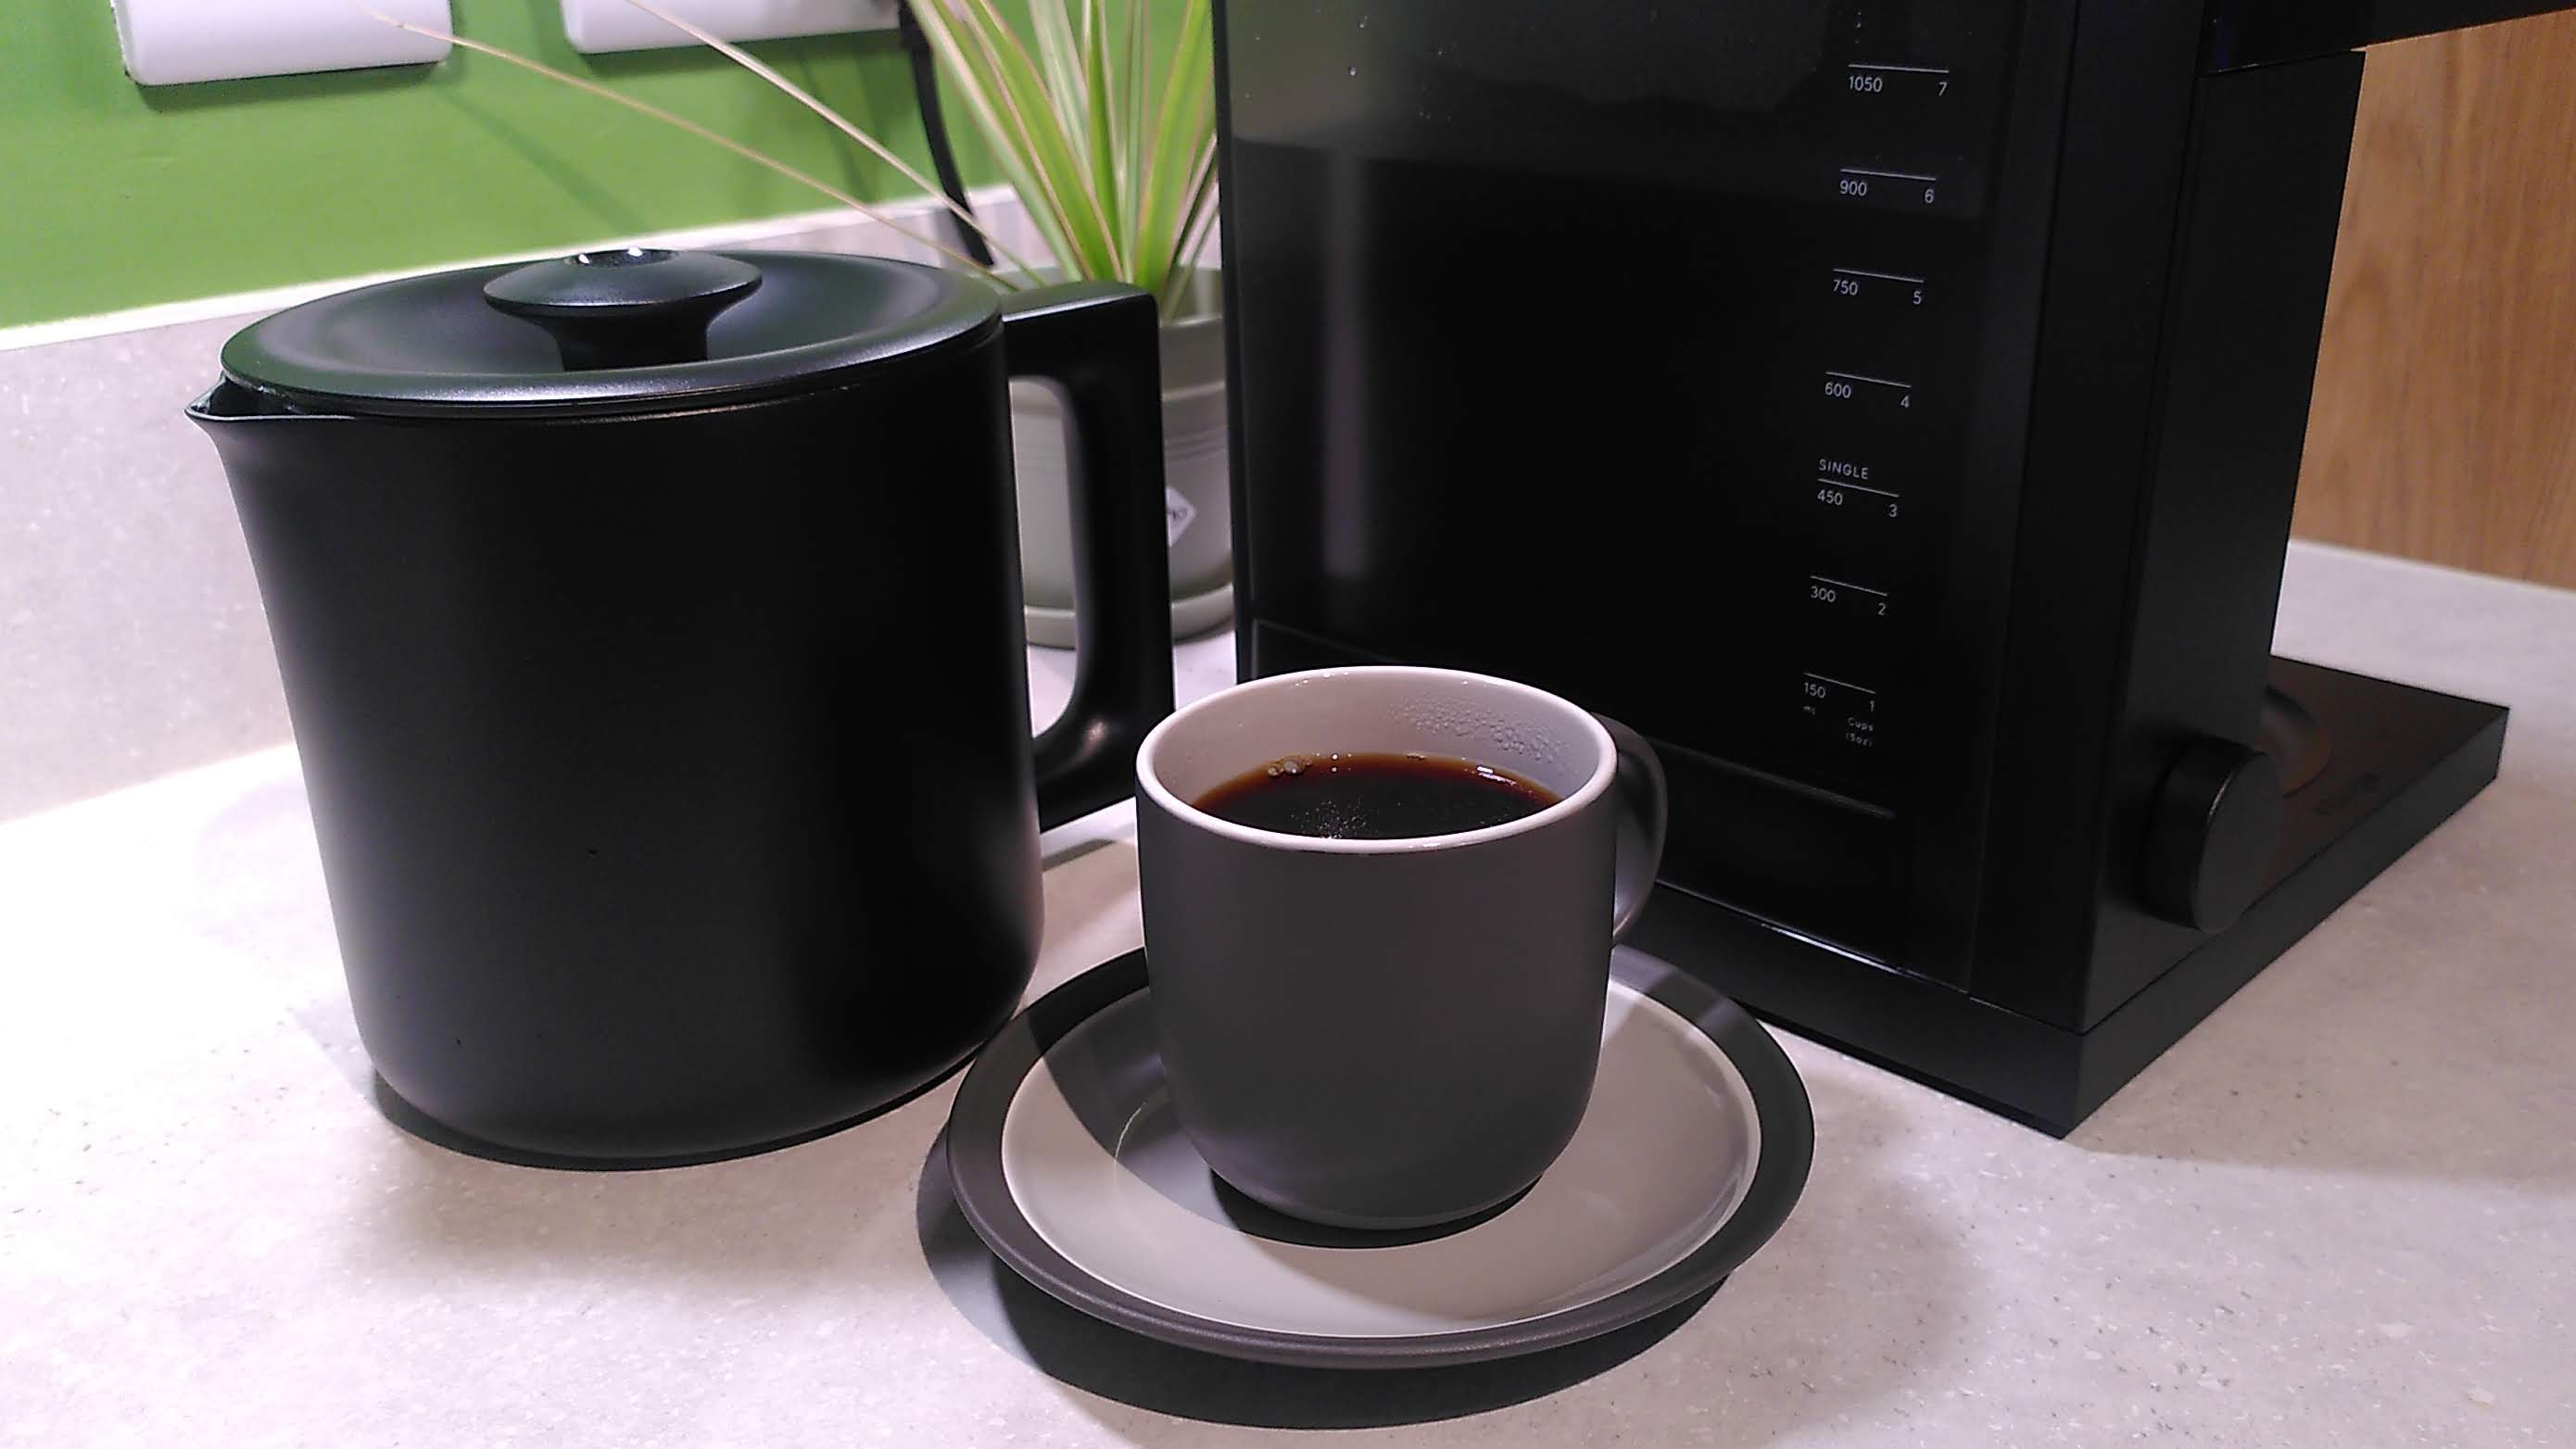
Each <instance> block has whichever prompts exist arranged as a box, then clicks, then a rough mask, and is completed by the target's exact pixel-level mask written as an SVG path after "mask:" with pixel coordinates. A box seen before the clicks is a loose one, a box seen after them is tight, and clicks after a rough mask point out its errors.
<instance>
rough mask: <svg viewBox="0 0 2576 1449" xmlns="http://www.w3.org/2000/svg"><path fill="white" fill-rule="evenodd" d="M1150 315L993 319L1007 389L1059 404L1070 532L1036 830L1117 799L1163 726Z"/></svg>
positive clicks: (1145, 306)
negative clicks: (1064, 679)
mask: <svg viewBox="0 0 2576 1449" xmlns="http://www.w3.org/2000/svg"><path fill="white" fill-rule="evenodd" d="M1159 323H1160V318H1159V312H1158V309H1157V308H1156V307H1155V305H1154V299H1153V297H1152V296H1151V295H1149V294H1148V293H1146V292H1143V291H1141V290H1139V289H1137V288H1135V287H1129V286H1124V285H1121V284H1119V283H1115V282H1069V283H1066V284H1064V285H1062V286H1055V287H1042V288H1038V289H1035V290H1032V291H1027V292H1021V293H1016V294H1014V295H1013V296H1012V297H1010V298H1009V299H1007V300H1006V301H1005V303H1004V304H1003V308H1002V345H1003V348H1004V349H1005V352H1006V354H1007V357H1008V361H1009V367H1010V372H1011V376H1013V377H1026V378H1034V379H1036V380H1038V381H1041V382H1044V383H1047V384H1048V385H1050V386H1052V387H1053V388H1055V389H1056V391H1057V392H1058V393H1059V394H1060V395H1061V396H1062V397H1063V400H1064V415H1065V424H1066V428H1067V431H1068V434H1069V446H1068V447H1067V448H1066V450H1065V461H1066V468H1065V474H1066V481H1067V483H1068V484H1069V486H1070V492H1071V503H1072V508H1071V521H1072V531H1073V618H1074V624H1073V633H1074V665H1073V669H1074V673H1073V696H1072V698H1071V700H1070V701H1069V702H1067V703H1066V705H1065V707H1064V714H1063V716H1062V717H1061V718H1059V719H1058V720H1057V721H1056V722H1055V723H1054V724H1052V725H1049V726H1048V727H1047V729H1046V731H1045V732H1044V733H1043V734H1040V735H1039V736H1038V737H1037V741H1036V744H1035V747H1034V748H1035V750H1036V752H1037V783H1038V824H1039V825H1040V827H1041V828H1043V827H1048V826H1054V825H1060V824H1062V823H1064V822H1065V821H1067V820H1071V819H1073V818H1074V817H1075V816H1078V815H1086V814H1089V813H1090V812H1092V811H1094V810H1097V809H1099V808H1101V807H1102V806H1104V805H1110V804H1114V803H1116V802H1117V801H1120V800H1123V799H1125V798H1127V796H1128V795H1129V794H1130V793H1131V792H1133V790H1134V789H1135V784H1136V747H1137V746H1138V745H1139V744H1141V743H1143V742H1144V739H1145V732H1146V731H1147V730H1150V729H1152V728H1153V727H1154V725H1155V723H1156V722H1158V721H1159V720H1161V719H1162V718H1163V716H1165V715H1167V714H1170V713H1171V712H1172V604H1171V577H1170V574H1171V564H1170V557H1169V553H1168V550H1169V544H1168V542H1167V540H1166V539H1165V537H1164V533H1163V396H1162V355H1161V351H1160V338H1159V332H1158V327H1159Z"/></svg>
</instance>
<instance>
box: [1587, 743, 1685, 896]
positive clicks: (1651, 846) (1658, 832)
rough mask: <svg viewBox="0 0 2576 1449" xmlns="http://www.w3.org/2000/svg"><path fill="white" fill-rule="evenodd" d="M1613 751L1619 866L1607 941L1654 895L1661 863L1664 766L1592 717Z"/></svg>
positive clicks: (1646, 748)
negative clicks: (1615, 758) (1606, 734)
mask: <svg viewBox="0 0 2576 1449" xmlns="http://www.w3.org/2000/svg"><path fill="white" fill-rule="evenodd" d="M1593 718H1594V719H1597V720H1599V721H1600V722H1601V727H1602V728H1603V729H1606V730H1608V731H1609V732H1610V743H1611V744H1612V745H1614V746H1616V747H1617V748H1618V751H1619V778H1618V780H1617V781H1616V782H1614V783H1613V785H1612V788H1613V789H1615V790H1616V791H1617V792H1618V795H1619V864H1618V866H1617V867H1616V869H1615V871H1614V872H1613V874H1612V876H1611V882H1612V884H1611V889H1610V939H1611V940H1613V941H1616V940H1618V939H1619V938H1620V937H1622V936H1625V935H1627V934H1628V928H1629V927H1630V926H1632V925H1635V924H1636V921H1637V917H1638V916H1640V915H1642V914H1643V913H1644V912H1645V909H1646V902H1647V901H1648V900H1650V899H1652V898H1653V896H1654V892H1655V872H1656V871H1657V870H1658V869H1659V868H1661V867H1662V865H1663V863H1664V820H1665V816H1666V814H1667V810H1666V806H1665V799H1664V762H1663V761H1662V760H1660V759H1658V758H1656V755H1655V747H1654V746H1653V745H1650V744H1648V743H1646V737H1645V736H1644V735H1641V734H1639V733H1637V732H1636V731H1635V730H1632V729H1630V728H1628V727H1627V726H1626V725H1623V724H1621V723H1619V722H1618V721H1617V720H1615V719H1612V718H1610V717H1609V716H1608V715H1605V714H1596V715H1594V716H1593Z"/></svg>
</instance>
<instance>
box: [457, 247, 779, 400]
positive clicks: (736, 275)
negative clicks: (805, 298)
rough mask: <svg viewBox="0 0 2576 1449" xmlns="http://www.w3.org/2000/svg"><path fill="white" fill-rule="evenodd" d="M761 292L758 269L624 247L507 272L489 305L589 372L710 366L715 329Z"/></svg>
mask: <svg viewBox="0 0 2576 1449" xmlns="http://www.w3.org/2000/svg"><path fill="white" fill-rule="evenodd" d="M759 285H760V268H758V267H755V266H753V265H752V264H751V263H749V262H746V261H741V260H738V259H736V258H734V257H726V256H718V255H716V254H715V253H713V252H673V251H664V250H662V249H660V248H658V247H621V248H618V249H616V250H614V251H599V252H577V253H575V254H573V255H572V256H568V257H562V258H558V259H556V260H554V261H550V262H531V263H529V264H528V265H527V266H524V267H520V268H518V269H517V270H515V271H508V272H503V273H502V274H501V275H499V276H497V277H494V278H493V279H492V280H490V281H488V282H486V283H484V284H483V300H484V301H486V302H489V303H491V304H492V305H493V306H495V307H498V308H499V309H501V310H502V311H504V312H507V313H509V314H510V315H511V316H513V317H521V318H525V319H526V320H528V321H530V322H534V323H536V324H537V325H538V326H540V327H543V328H544V329H546V331H547V332H549V333H551V334H553V336H554V339H555V346H556V347H557V348H558V349H559V350H560V351H561V352H562V353H563V365H564V367H565V369H566V370H568V371H574V372H582V371H588V370H590V369H593V368H602V367H651V366H655V365H657V364H660V363H667V362H699V361H703V360H704V359H705V358H706V355H707V324H708V323H710V322H713V321H714V320H715V319H716V314H717V313H719V312H722V311H723V310H724V309H726V308H727V307H730V306H732V305H733V304H734V303H736V302H739V301H741V300H742V299H743V298H745V297H748V296H750V295H751V294H752V291H753V290H754V289H755V288H757V287H759Z"/></svg>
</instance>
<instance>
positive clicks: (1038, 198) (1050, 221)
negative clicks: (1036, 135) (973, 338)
mask: <svg viewBox="0 0 2576 1449" xmlns="http://www.w3.org/2000/svg"><path fill="white" fill-rule="evenodd" d="M953 3H956V0H916V3H915V4H914V5H913V11H912V13H913V17H914V18H915V19H916V20H918V21H920V22H921V29H922V33H923V34H924V35H925V36H927V37H928V38H929V40H930V44H931V48H932V49H933V50H935V51H936V52H938V55H939V58H940V60H941V61H942V62H943V63H944V64H945V66H946V68H947V70H948V72H949V75H950V78H951V79H952V80H953V81H954V82H955V83H956V87H957V92H958V94H959V95H960V96H962V97H964V98H965V101H966V107H967V109H968V110H969V111H970V112H972V113H973V115H974V117H975V122H976V125H977V126H978V127H980V128H981V129H982V131H983V132H984V139H985V140H986V141H987V142H988V143H990V145H991V146H992V148H993V156H994V159H995V160H996V161H998V162H999V163H1000V164H1001V167H1002V175H1003V176H1004V178H1005V179H1007V180H1008V181H1009V182H1010V183H1011V189H1012V190H1014V191H1017V192H1018V193H1019V194H1020V200H1021V202H1022V203H1023V204H1025V206H1026V207H1027V210H1028V215H1029V221H1030V223H1031V224H1032V225H1033V226H1035V227H1036V228H1037V231H1038V235H1039V236H1040V237H1041V238H1043V239H1044V240H1045V241H1046V244H1047V250H1048V251H1050V252H1052V253H1054V254H1055V262H1056V268H1057V270H1059V271H1061V272H1062V273H1063V274H1064V275H1066V276H1068V277H1077V276H1082V275H1085V273H1084V271H1083V267H1082V258H1081V254H1080V252H1079V251H1078V250H1077V249H1076V247H1075V245H1074V241H1073V237H1072V234H1071V226H1070V218H1069V216H1068V214H1067V212H1066V210H1065V208H1064V206H1063V204H1062V202H1061V201H1060V200H1059V199H1058V198H1057V197H1056V196H1055V194H1054V192H1053V191H1052V190H1051V189H1050V188H1049V187H1048V186H1047V185H1046V184H1045V183H1044V181H1043V179H1042V176H1041V168H1040V167H1039V165H1038V164H1037V162H1036V161H1035V160H1034V159H1033V157H1034V153H1035V147H1034V145H1033V143H1032V142H1031V141H1030V140H1029V139H1028V138H1027V136H1026V134H1025V133H1024V132H1023V130H1022V129H1021V128H1020V125H1019V121H1018V117H1017V114H1016V112H1014V111H1013V110H1011V109H1010V108H1009V107H1007V106H1006V105H1005V104H1004V98H1003V96H1002V84H1001V80H1000V78H999V76H998V74H997V71H998V64H997V62H996V60H995V58H994V56H993V54H992V49H991V44H990V37H988V36H987V35H985V34H984V32H983V30H982V24H983V22H982V21H981V20H980V19H979V18H977V17H976V16H975V15H973V14H972V13H967V14H963V15H960V14H952V13H951V10H950V6H951V5H952V4H953Z"/></svg>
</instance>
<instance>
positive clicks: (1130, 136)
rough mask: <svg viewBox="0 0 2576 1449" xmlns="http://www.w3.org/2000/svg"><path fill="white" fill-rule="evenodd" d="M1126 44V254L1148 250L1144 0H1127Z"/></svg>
mask: <svg viewBox="0 0 2576 1449" xmlns="http://www.w3.org/2000/svg"><path fill="white" fill-rule="evenodd" d="M1126 10H1127V43H1126V45H1125V46H1124V47H1123V53H1122V55H1121V57H1120V62H1119V67H1118V95H1117V100H1118V109H1117V111H1116V113H1115V114H1114V115H1113V116H1112V118H1111V119H1112V120H1113V121H1114V123H1115V129H1116V131H1117V133H1118V198H1119V200H1120V201H1121V202H1122V203H1124V205H1123V207H1122V209H1121V210H1120V212H1119V216H1118V224H1119V225H1120V226H1122V227H1124V228H1126V231H1127V237H1128V247H1127V254H1128V255H1129V256H1132V257H1142V256H1143V255H1144V254H1145V252H1146V251H1147V250H1148V249H1149V248H1148V245H1147V238H1146V236H1145V233H1144V228H1143V222H1144V218H1145V0H1127V5H1126Z"/></svg>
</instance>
